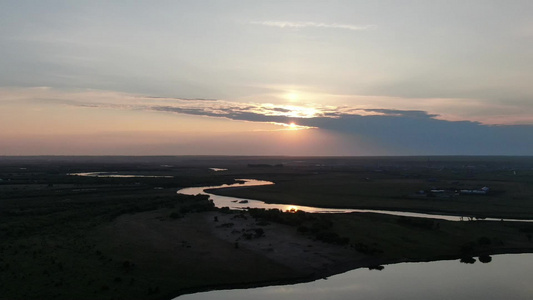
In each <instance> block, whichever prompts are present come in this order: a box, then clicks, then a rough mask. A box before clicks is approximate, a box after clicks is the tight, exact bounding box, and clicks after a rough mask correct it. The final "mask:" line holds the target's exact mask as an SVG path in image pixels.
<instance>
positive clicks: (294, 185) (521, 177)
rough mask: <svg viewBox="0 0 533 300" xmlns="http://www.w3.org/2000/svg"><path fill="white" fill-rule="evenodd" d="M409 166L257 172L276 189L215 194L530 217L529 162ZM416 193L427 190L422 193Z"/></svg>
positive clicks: (532, 170) (532, 185) (532, 175)
mask: <svg viewBox="0 0 533 300" xmlns="http://www.w3.org/2000/svg"><path fill="white" fill-rule="evenodd" d="M432 164H433V165H430V166H426V165H422V166H416V165H415V166H410V165H408V163H407V162H402V161H396V162H395V163H390V162H389V164H384V163H380V164H368V165H363V166H360V165H342V164H333V165H310V164H308V165H300V166H288V167H284V168H278V169H276V168H264V169H263V170H264V173H262V174H261V172H260V170H256V171H257V173H258V174H254V175H256V177H257V178H259V179H264V180H271V181H274V182H275V183H276V184H275V185H270V186H259V187H251V188H247V189H226V190H218V191H216V192H215V193H216V194H220V195H226V196H235V197H242V198H249V199H257V200H262V201H265V202H268V203H282V204H297V205H306V206H318V207H329V208H363V209H364V208H366V209H389V210H404V211H413V212H435V213H438V212H441V213H448V214H456V215H461V216H476V217H495V218H524V219H533V167H531V163H530V160H528V159H524V161H523V162H522V163H521V164H520V163H519V162H515V163H511V162H500V161H499V160H497V159H495V158H491V159H485V160H479V161H474V162H470V163H466V162H463V161H462V160H459V161H453V160H451V158H448V159H447V160H444V161H439V162H433V163H432ZM482 187H489V188H490V191H489V192H488V193H487V194H486V195H462V194H461V195H456V194H454V193H444V194H431V193H428V191H430V190H432V189H446V190H450V191H452V190H453V191H455V190H457V191H459V190H461V189H480V188H482ZM420 191H425V193H424V194H420V193H419V192H420Z"/></svg>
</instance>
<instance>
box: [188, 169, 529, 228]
mask: <svg viewBox="0 0 533 300" xmlns="http://www.w3.org/2000/svg"><path fill="white" fill-rule="evenodd" d="M236 181H238V182H236V183H233V184H223V185H218V186H204V187H189V188H184V189H180V190H178V193H180V194H185V195H197V194H205V195H209V197H210V199H211V200H213V202H214V203H215V206H216V207H219V208H220V207H229V208H230V209H240V210H242V209H248V208H264V209H279V210H281V211H298V210H301V211H305V212H312V213H352V212H361V213H378V214H387V215H394V216H405V217H417V218H428V219H441V220H448V221H463V220H468V217H461V216H454V215H441V214H427V213H414V212H406V211H392V210H375V209H337V208H320V207H312V206H300V205H287V204H270V203H265V202H263V201H259V200H252V199H244V198H236V197H227V196H220V195H215V194H212V193H209V192H206V190H210V189H222V188H241V187H250V186H261V185H272V184H274V183H273V182H271V181H265V180H256V179H236ZM483 220H484V221H507V222H533V220H522V219H500V218H485V219H483Z"/></svg>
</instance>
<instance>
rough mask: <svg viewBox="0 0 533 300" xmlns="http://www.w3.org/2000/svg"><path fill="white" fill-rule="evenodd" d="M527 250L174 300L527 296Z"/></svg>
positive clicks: (532, 262) (532, 259)
mask: <svg viewBox="0 0 533 300" xmlns="http://www.w3.org/2000/svg"><path fill="white" fill-rule="evenodd" d="M532 275H533V254H507V255H497V256H493V260H492V262H490V263H488V264H483V263H480V262H479V261H478V262H476V263H475V264H473V265H467V264H463V263H460V262H459V261H457V260H450V261H436V262H428V263H401V264H395V265H387V266H385V269H384V270H382V271H369V270H368V269H357V270H353V271H349V272H346V273H344V274H340V275H335V276H332V277H330V278H328V279H327V280H323V279H322V280H317V281H314V282H309V283H302V284H295V285H285V286H272V287H264V288H255V289H238V290H226V291H211V292H206V293H197V294H192V295H184V296H181V297H178V298H176V299H179V300H196V299H205V300H210V299H217V300H225V299H228V300H230V299H231V300H240V299H254V300H267V299H268V300H271V299H280V300H283V299H287V300H289V299H290V300H295V299H296V300H297V299H302V300H308V299H339V300H344V299H410V300H418V299H420V300H422V299H424V300H426V299H432V300H439V299H442V300H444V299H447V300H448V299H453V300H462V299H465V300H466V299H468V300H473V299H516V300H522V299H524V300H525V299H532V298H533V286H532V285H531V282H530V279H531V276H532Z"/></svg>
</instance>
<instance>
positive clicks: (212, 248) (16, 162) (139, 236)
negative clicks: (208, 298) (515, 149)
mask: <svg viewBox="0 0 533 300" xmlns="http://www.w3.org/2000/svg"><path fill="white" fill-rule="evenodd" d="M404 160H405V159H403V160H402V159H389V158H372V159H368V160H364V159H356V158H354V159H337V158H315V159H308V158H217V157H166V158H165V157H145V158H126V157H118V158H112V157H108V158H94V157H81V158H67V157H44V158H39V157H37V158H0V179H1V180H0V220H1V223H0V290H1V291H2V292H1V293H0V299H171V298H172V297H174V296H176V295H179V294H181V293H185V292H189V291H195V290H202V289H207V288H213V287H235V286H253V285H264V284H268V283H273V282H278V283H280V282H295V281H301V280H310V279H312V278H317V277H321V276H329V275H331V274H332V273H335V272H340V271H345V270H346V268H352V267H362V266H369V265H374V264H383V263H388V262H398V261H426V260H432V259H438V258H458V257H463V256H466V257H470V256H478V255H483V254H492V253H512V252H531V251H532V249H533V242H532V241H531V235H532V234H533V224H525V223H508V222H483V221H472V222H447V221H436V220H435V221H433V220H429V221H427V220H426V221H425V220H422V221H421V220H420V219H414V218H401V217H393V216H383V215H376V214H346V215H333V214H332V215H313V214H303V213H298V214H282V213H279V212H271V213H268V212H254V211H252V212H250V213H246V214H241V213H235V212H233V213H232V212H227V211H225V210H223V211H213V208H212V205H211V204H210V202H209V201H208V200H207V199H206V198H205V197H194V196H178V195H176V190H177V189H178V188H181V187H186V186H203V185H216V184H221V183H226V182H232V181H233V179H234V178H258V179H269V180H274V181H275V182H276V185H274V186H272V187H268V188H273V189H268V188H267V187H265V188H253V189H246V190H245V189H242V190H239V191H235V192H238V193H242V194H245V195H246V196H247V197H250V196H252V197H251V198H268V199H269V200H275V201H288V200H287V199H290V201H291V202H292V201H298V202H294V203H299V204H305V205H320V206H337V207H358V206H359V207H360V205H363V204H364V205H368V207H370V208H379V207H380V206H379V205H378V204H380V205H382V206H381V207H399V208H405V209H412V210H420V211H425V210H431V211H447V210H449V211H452V212H460V213H474V212H475V213H482V214H484V215H487V216H489V215H490V214H492V213H496V212H497V211H498V212H502V213H505V214H507V215H508V216H512V217H516V216H524V217H528V216H531V214H532V211H533V210H532V208H531V203H530V202H531V197H530V195H531V194H530V192H531V176H530V173H528V172H531V167H530V165H529V163H530V160H527V159H526V160H525V161H523V160H520V159H518V160H515V159H511V161H508V160H503V161H502V159H501V158H493V159H492V160H490V161H491V163H492V165H490V168H488V167H483V168H482V167H480V166H481V165H487V164H488V163H487V162H486V161H484V160H480V159H477V160H476V159H474V161H473V162H470V161H468V160H467V161H464V160H463V158H461V159H459V160H460V162H457V160H458V159H455V160H454V159H452V158H446V159H445V160H444V161H445V162H444V163H443V164H444V165H446V166H448V167H444V168H443V167H442V166H441V165H439V164H437V163H436V162H433V165H432V166H430V167H428V166H427V160H426V159H422V158H418V159H415V158H409V159H407V161H404ZM279 164H282V165H283V166H279ZM276 165H278V166H276ZM461 165H466V166H467V169H461V168H462V167H460V166H461ZM451 166H457V168H459V169H456V168H455V167H454V168H452V167H451ZM472 166H475V167H472ZM211 167H217V168H228V169H229V170H228V171H224V172H213V171H212V170H209V168H211ZM407 167H408V169H407V170H406V169H405V168H407ZM465 168H466V167H465ZM461 170H463V171H461ZM473 170H476V171H473ZM75 172H118V174H123V175H126V174H129V175H151V176H162V175H164V176H172V178H141V177H134V178H96V177H80V176H70V175H67V174H68V173H75ZM515 173H516V175H515ZM439 174H440V175H439ZM443 174H445V175H443ZM430 179H431V180H430ZM453 181H459V183H460V184H462V185H463V186H474V185H476V186H477V185H481V184H483V185H490V187H491V189H493V190H497V191H500V192H499V193H497V194H493V195H487V196H486V197H485V196H479V197H474V196H472V197H468V198H465V199H462V197H459V199H438V198H436V199H417V198H413V199H411V198H410V196H409V193H411V191H413V190H414V191H415V192H416V191H418V190H419V189H426V188H427V187H428V186H431V185H439V184H441V183H451V182H453ZM406 195H407V196H406ZM354 199H357V201H355V200H354ZM428 203H429V204H428ZM507 206H509V208H508V207H507ZM481 208H483V209H481ZM213 214H215V216H217V218H220V220H221V221H220V223H216V222H213ZM223 219H228V220H229V221H222V220H223ZM244 219H247V220H248V222H249V223H250V224H251V226H255V227H252V229H254V230H255V229H257V226H261V228H262V230H264V232H265V235H266V237H262V238H263V240H262V239H261V238H258V239H252V240H251V241H247V240H245V239H243V237H246V234H244V233H243V234H241V233H240V231H239V233H238V234H237V235H235V232H236V230H233V233H232V229H231V228H229V229H228V228H226V227H228V226H230V225H228V224H230V223H229V222H231V224H233V223H234V225H231V226H235V228H236V227H237V226H238V224H239V222H241V223H242V222H244V221H243V220H244ZM223 222H226V223H223ZM221 223H223V224H225V225H224V226H222V225H223V224H221ZM257 224H262V225H257ZM269 224H270V225H269ZM274 224H279V225H275V226H274ZM226 225H227V226H226ZM223 230H227V232H228V234H227V236H224V235H221V232H222V231H223ZM278 236H279V237H282V236H283V237H286V238H287V237H288V238H290V239H293V240H290V241H291V242H287V240H280V239H276V238H275V237H278ZM239 239H240V240H239ZM261 241H269V242H268V243H271V244H272V245H271V246H268V247H269V248H268V251H267V250H264V249H262V248H260V247H259V248H258V247H256V246H254V245H253V244H252V243H256V242H257V243H259V242H261ZM237 242H238V243H239V245H240V247H237V245H236V243H237ZM247 243H248V244H247ZM288 244H294V245H295V246H292V247H293V249H291V250H290V252H291V253H292V254H294V256H295V258H294V260H297V258H298V257H300V258H302V261H301V262H299V264H298V263H297V262H284V261H283V259H281V260H280V256H279V255H281V254H280V253H276V251H271V249H284V248H283V247H285V246H284V245H288ZM311 245H313V247H312V248H309V247H310V246H311ZM253 247H256V248H253ZM328 247H329V248H328ZM331 247H333V248H331ZM337 248H338V250H335V249H337ZM254 249H255V250H254ZM309 249H313V250H312V251H310V250H309ZM332 249H333V250H335V251H339V253H344V254H343V255H344V256H342V259H340V258H339V259H337V261H335V262H331V263H330V265H327V266H326V267H323V269H320V268H318V269H317V270H315V271H314V273H312V274H311V273H309V271H308V270H310V267H308V266H307V265H306V264H308V262H307V261H305V260H304V259H303V258H304V257H307V256H306V255H317V257H324V258H326V259H327V258H328V257H327V255H328V254H327V253H330V252H326V250H327V251H333V250H332ZM280 251H281V250H280ZM282 253H283V252H282ZM276 255H278V256H277V257H276ZM282 256H283V255H282ZM287 257H288V256H287ZM312 257H313V256H308V258H312ZM281 258H283V257H281ZM291 259H292V258H291ZM309 260H310V261H312V259H309ZM311 269H312V268H311Z"/></svg>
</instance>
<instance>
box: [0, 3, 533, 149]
mask: <svg viewBox="0 0 533 300" xmlns="http://www.w3.org/2000/svg"><path fill="white" fill-rule="evenodd" d="M532 11H533V1H529V0H524V1H521V0H514V1H508V0H501V1H496V0H484V1H481V0H469V1H454V0H446V1H441V0H434V1H424V0H420V1H415V0H405V1H402V0H397V1H380V0H377V1H251V0H246V1H231V0H228V1H199V0H196V1H188V0H183V1H118V0H116V1H81V0H80V1H54V0H49V1H26V0H16V1H11V0H0V155H318V156H324V155H328V156H329V155H354V156H357V155H533V138H532V136H533V87H532V85H531V82H533V18H531V12H532Z"/></svg>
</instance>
